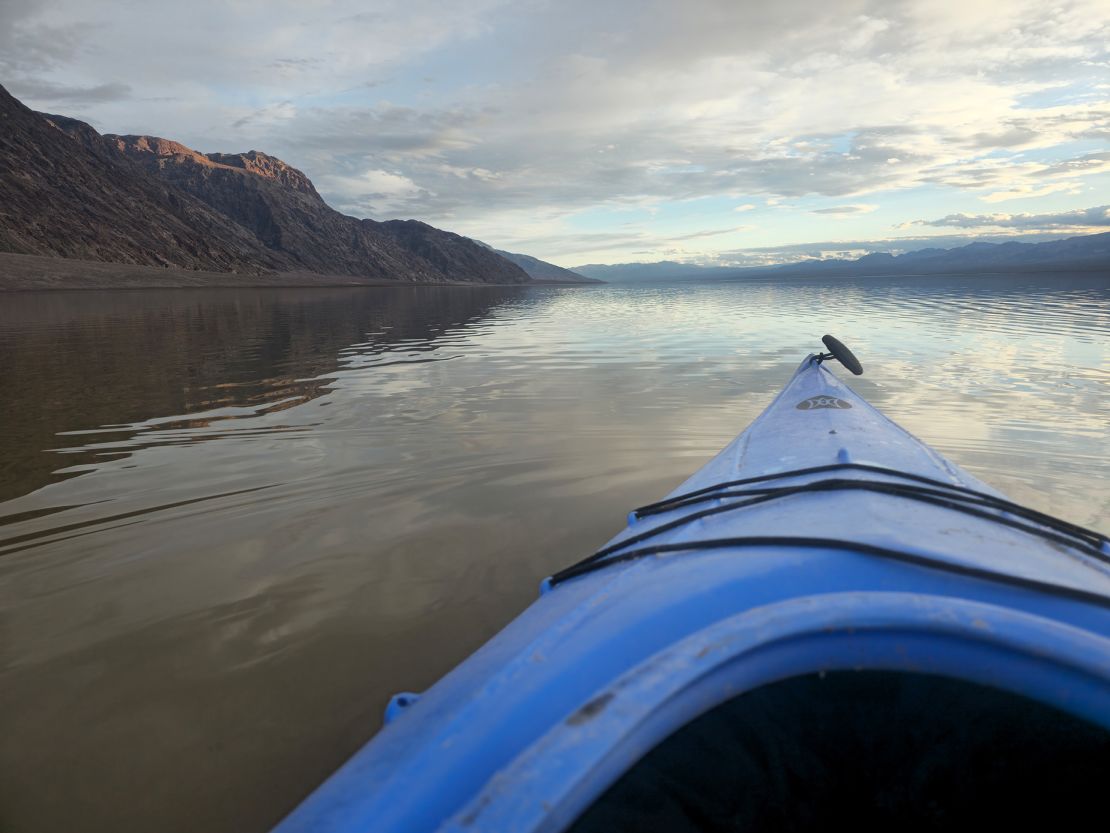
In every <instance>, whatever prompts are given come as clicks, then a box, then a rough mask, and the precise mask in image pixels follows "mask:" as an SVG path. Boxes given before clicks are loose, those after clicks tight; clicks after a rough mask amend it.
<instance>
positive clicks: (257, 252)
mask: <svg viewBox="0 0 1110 833" xmlns="http://www.w3.org/2000/svg"><path fill="white" fill-rule="evenodd" d="M0 124H2V129H0V252H15V253H23V254H37V255H50V256H56V257H70V258H79V259H84V260H99V261H109V262H117V263H133V264H145V265H155V266H173V267H180V268H187V269H201V270H209V271H213V272H239V273H248V274H251V273H262V272H273V271H278V272H299V273H316V274H330V275H337V276H338V275H343V276H358V277H364V278H369V279H389V280H399V281H409V282H444V281H466V282H475V283H501V284H504V283H526V282H528V280H529V278H528V275H527V273H526V272H525V271H524V270H523V269H521V268H520V267H519V266H517V265H516V264H514V263H512V262H510V261H508V260H506V259H505V258H502V257H500V256H499V255H497V254H496V253H494V252H491V251H489V250H488V249H485V248H483V247H481V246H479V245H477V244H475V243H474V242H473V241H471V240H470V239H469V238H466V237H462V236H460V235H457V234H452V233H450V232H445V231H441V230H439V229H434V228H432V227H431V226H428V225H426V224H424V223H419V222H417V221H390V222H386V223H379V222H375V221H373V220H360V219H357V218H354V217H348V216H346V215H344V214H341V213H339V212H338V211H335V210H334V209H332V208H331V207H330V206H328V205H327V204H326V203H325V202H324V201H323V199H322V198H321V197H320V195H319V194H318V193H317V192H316V189H315V188H314V187H313V185H312V183H311V182H310V181H309V179H308V177H306V176H305V175H304V174H303V173H302V172H300V171H298V170H297V169H296V168H293V167H291V166H289V165H287V164H285V163H284V162H282V161H281V160H280V159H276V158H274V157H272V156H268V155H267V154H265V153H261V152H258V151H250V152H249V153H243V154H223V153H211V154H207V155H206V154H201V153H198V152H197V151H195V150H192V149H191V148H188V147H186V146H185V145H182V144H180V143H178V142H174V141H171V140H168V139H162V138H158V137H154V136H113V135H105V136H102V135H100V134H99V133H97V131H96V130H94V129H93V128H92V127H91V126H89V125H87V124H85V123H84V122H80V121H77V120H76V119H71V118H68V117H65V116H54V115H46V114H40V113H35V112H34V111H32V110H30V109H28V108H27V107H25V106H24V105H22V104H21V103H20V102H18V101H17V100H16V99H14V98H13V97H12V96H11V95H9V94H8V93H7V91H6V90H4V89H3V88H2V87H0Z"/></svg>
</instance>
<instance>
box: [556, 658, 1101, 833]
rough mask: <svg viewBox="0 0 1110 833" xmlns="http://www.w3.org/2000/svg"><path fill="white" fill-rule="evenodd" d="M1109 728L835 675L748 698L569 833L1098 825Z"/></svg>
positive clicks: (959, 686)
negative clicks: (1107, 729)
mask: <svg viewBox="0 0 1110 833" xmlns="http://www.w3.org/2000/svg"><path fill="white" fill-rule="evenodd" d="M1108 779H1110V733H1108V732H1107V731H1106V730H1104V729H1102V728H1101V727H1099V726H1097V725H1093V724H1091V723H1088V722H1086V721H1083V720H1080V719H1078V718H1075V717H1072V716H1070V715H1068V714H1065V713H1063V712H1061V711H1058V710H1056V709H1054V708H1050V707H1048V706H1045V705H1043V704H1041V703H1039V702H1036V701H1033V700H1030V699H1027V698H1024V697H1021V696H1018V695H1014V694H1010V693H1008V692H1004V691H1001V690H998V689H994V688H988V687H986V686H981V685H977V684H973V683H967V682H962V681H959V680H954V679H950V678H945V677H937V676H930V675H924V674H907V673H898V672H885V671H884V672H879V671H865V672H837V673H829V674H825V675H823V676H822V675H812V676H805V677H796V678H792V679H789V680H785V681H783V682H779V683H775V684H773V685H768V686H766V687H763V688H761V689H758V690H756V691H752V692H749V693H747V694H744V695H742V696H740V697H737V698H735V699H733V700H731V701H729V702H727V703H724V704H723V705H721V706H719V707H717V708H715V709H713V710H712V711H710V712H708V713H707V714H704V715H702V716H701V717H699V718H698V719H696V720H694V721H693V722H691V723H689V724H687V725H686V726H684V727H683V728H681V729H680V730H678V731H677V732H675V733H674V734H673V735H671V736H670V737H669V738H667V739H666V740H664V741H663V742H662V743H661V744H659V745H658V746H657V747H655V749H653V750H652V751H651V752H649V753H648V754H647V755H646V756H645V757H644V758H643V759H642V760H640V761H639V763H637V764H636V765H635V766H634V767H633V768H632V769H630V770H629V771H628V772H627V773H626V774H625V775H624V776H623V777H622V778H621V779H620V780H619V781H618V782H617V783H615V784H614V785H613V786H612V787H611V788H610V789H609V790H608V791H607V792H605V793H604V794H603V795H602V796H601V798H599V799H598V800H597V801H596V802H595V803H594V804H593V805H592V806H591V807H590V808H589V809H588V810H587V811H586V812H585V813H584V814H583V815H582V816H581V817H580V818H579V819H578V821H577V822H576V823H575V824H574V825H573V826H572V827H571V828H570V829H571V830H572V831H573V833H618V832H619V831H628V833H633V831H635V833H654V831H659V833H662V831H666V833H694V831H699V833H700V832H701V831H713V833H718V832H720V833H723V832H724V831H729V833H733V832H734V831H771V830H774V831H779V830H782V831H828V830H840V829H843V830H848V831H869V830H882V831H895V832H896V833H903V832H904V831H933V830H936V831H940V830H944V831H951V830H972V829H974V830H979V831H991V830H1006V829H1008V830H1032V829H1038V828H1039V829H1042V830H1055V829H1064V828H1065V827H1073V828H1075V829H1078V826H1079V824H1080V823H1082V824H1083V826H1084V827H1088V826H1090V825H1091V824H1095V825H1101V824H1102V823H1104V822H1103V821H1102V820H1103V819H1104V818H1105V794H1106V793H1105V790H1106V788H1107V787H1106V785H1107V783H1108Z"/></svg>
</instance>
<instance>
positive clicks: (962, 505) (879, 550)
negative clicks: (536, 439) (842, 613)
mask: <svg viewBox="0 0 1110 833" xmlns="http://www.w3.org/2000/svg"><path fill="white" fill-rule="evenodd" d="M843 470H855V471H865V472H870V473H876V474H883V475H886V476H890V477H897V478H900V479H902V480H903V481H906V480H909V481H914V482H901V483H899V482H896V481H890V480H878V479H872V478H868V479H862V478H861V479H851V478H827V479H823V480H817V481H813V482H810V483H802V484H795V485H789V486H762V487H756V488H748V489H737V488H736V487H738V486H752V485H754V484H757V483H768V482H770V481H775V480H782V479H785V478H790V477H798V476H802V475H809V474H821V473H825V472H832V471H843ZM850 490H858V491H868V492H874V493H878V494H885V495H891V496H894V497H900V498H904V499H908V500H915V501H919V502H922V503H928V504H931V505H934V506H940V507H942V508H945V509H949V510H952V511H956V512H962V513H964V514H967V515H972V516H974V517H977V518H982V519H985V520H989V521H992V522H995V523H998V524H1001V525H1003V526H1008V527H1010V528H1013V529H1017V530H1019V531H1021V532H1024V533H1027V534H1030V535H1035V536H1038V537H1041V538H1044V539H1046V540H1048V541H1052V542H1054V543H1057V544H1061V545H1063V546H1066V547H1069V548H1071V549H1073V550H1076V551H1077V552H1080V553H1082V554H1083V555H1086V556H1088V557H1089V558H1092V559H1095V560H1097V561H1099V562H1101V563H1102V564H1105V565H1110V541H1108V539H1107V538H1106V536H1104V535H1102V534H1101V533H1098V532H1096V531H1094V530H1091V529H1086V528H1084V527H1081V526H1078V525H1076V524H1072V523H1069V522H1068V521H1063V520H1060V519H1058V518H1054V517H1052V516H1051V515H1046V514H1045V513H1043V512H1038V511H1037V510H1035V509H1029V508H1028V507H1024V506H1021V505H1020V504H1017V503H1014V502H1012V501H1009V500H1006V499H1004V498H1000V497H997V496H995V495H990V494H986V493H984V492H979V491H976V490H974V489H970V488H967V487H965V486H958V485H954V484H950V483H945V482H943V481H940V480H934V479H933V478H929V477H924V476H922V475H916V474H909V473H906V472H899V471H896V470H894V469H888V468H884V467H882V466H873V465H869V464H865V463H834V464H831V465H826V466H812V467H809V468H804V469H795V470H792V471H785V472H776V473H774V474H767V475H761V476H759V477H750V478H744V479H740V480H730V481H724V482H721V483H717V484H714V485H712V486H707V487H705V488H702V489H696V490H694V491H691V492H686V493H683V494H679V495H675V496H674V497H671V498H667V499H665V500H662V501H657V502H656V503H651V504H648V505H646V506H643V507H640V508H639V509H637V510H635V511H634V512H633V513H632V514H633V517H635V518H644V517H648V516H651V515H657V514H662V513H665V512H670V511H674V510H676V509H681V508H683V507H686V506H691V505H696V504H699V503H705V502H709V501H716V500H727V499H730V498H736V500H733V501H732V502H729V503H724V504H722V505H719V506H713V507H710V508H708V509H701V510H698V511H694V512H690V513H687V514H685V515H682V516H681V517H679V518H676V519H674V520H672V521H668V522H666V523H663V524H659V525H658V526H654V527H652V528H651V529H648V530H645V531H644V532H642V533H639V534H637V535H632V536H629V537H628V538H625V539H624V540H622V541H618V542H617V543H615V544H611V545H610V546H608V547H605V548H603V549H601V550H598V551H597V552H595V553H593V554H592V555H590V556H588V557H586V558H584V559H582V560H581V561H579V562H577V563H576V564H573V565H571V566H570V567H567V568H565V569H563V570H560V571H559V572H557V573H554V574H553V575H552V576H551V578H550V584H551V585H552V586H554V585H556V584H559V583H560V582H563V581H566V580H568V579H571V578H575V577H577V576H580V575H583V574H585V573H588V572H592V571H594V570H597V569H601V568H603V567H606V566H608V565H611V564H617V563H621V562H625V561H629V560H632V559H635V558H642V557H645V556H648V555H657V554H660V553H665V552H679V551H685V550H699V549H718V548H722V547H728V546H737V547H752V546H803V547H825V548H828V549H840V550H852V551H855V552H860V553H867V554H871V555H877V556H880V557H886V558H892V559H894V560H901V561H905V562H909V563H914V564H918V565H920V566H928V567H933V568H935V569H941V570H946V571H948V572H956V573H960V574H963V575H968V576H972V577H977V578H984V579H988V580H991V581H995V582H1002V583H1006V584H1012V585H1017V586H1021V587H1025V588H1027V589H1036V590H1039V591H1042V592H1050V593H1056V594H1063V595H1068V596H1073V597H1076V598H1081V599H1082V600H1084V601H1095V602H1096V603H1098V604H1101V605H1103V606H1107V607H1110V598H1107V597H1106V596H1103V595H1102V594H1099V593H1092V592H1088V591H1080V590H1073V589H1072V588H1066V587H1062V586H1060V585H1057V584H1053V583H1050V582H1041V581H1037V580H1034V579H1026V578H1022V577H1019V576H1012V575H1009V574H1006V573H999V572H995V571H992V570H984V569H980V568H977V567H969V566H966V565H959V564H954V563H952V562H947V561H939V560H937V559H934V558H929V557H927V556H922V555H918V554H914V553H910V552H905V551H902V550H895V549H891V548H888V547H879V546H876V545H873V544H867V543H863V542H852V541H845V540H842V539H833V538H809V537H799V536H741V537H730V538H721V539H708V540H703V541H690V542H683V543H675V544H655V545H649V546H645V547H640V548H637V549H629V547H632V546H633V545H635V544H642V543H644V542H645V541H649V540H650V539H652V538H655V537H656V536H658V535H661V534H663V533H665V532H669V531H671V530H673V529H677V528H679V527H682V526H685V525H687V524H689V523H692V522H694V521H697V520H700V519H702V518H705V517H709V516H711V515H717V514H721V513H723V512H732V511H736V510H738V509H743V508H746V507H749V506H754V505H757V504H761V503H765V502H767V501H771V500H777V499H779V498H783V497H788V496H791V495H797V494H805V493H812V492H833V491H850ZM997 513H1005V515H1000V514H997ZM1007 515H1008V516H1013V517H1007ZM1017 518H1020V519H1021V520H1017ZM1023 521H1028V523H1025V522H1023ZM1077 594H1078V595H1077Z"/></svg>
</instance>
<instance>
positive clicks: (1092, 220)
mask: <svg viewBox="0 0 1110 833" xmlns="http://www.w3.org/2000/svg"><path fill="white" fill-rule="evenodd" d="M912 225H919V226H934V227H938V228H959V229H985V228H990V229H1018V230H1020V231H1057V230H1059V231H1068V232H1075V233H1079V234H1081V233H1083V232H1098V231H1102V230H1104V229H1106V228H1107V227H1110V205H1096V206H1094V207H1092V208H1079V209H1075V210H1074V211H1057V212H1054V213H1046V214H949V215H948V216H946V217H941V218H940V219H939V220H915V221H914V223H913V224H912Z"/></svg>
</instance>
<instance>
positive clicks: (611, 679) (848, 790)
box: [277, 336, 1110, 833]
mask: <svg viewBox="0 0 1110 833" xmlns="http://www.w3.org/2000/svg"><path fill="white" fill-rule="evenodd" d="M825 344H826V347H827V348H828V350H829V352H822V353H816V354H811V355H809V356H807V357H806V358H805V360H804V361H803V362H802V363H801V365H800V366H799V367H798V369H797V371H796V372H795V373H794V375H793V377H792V378H791V379H790V380H789V382H788V383H787V384H786V386H785V387H784V388H783V389H782V391H781V392H780V393H779V394H778V396H777V397H776V398H775V399H774V401H773V402H771V404H770V405H769V406H768V407H767V409H766V410H765V411H764V412H763V413H762V414H761V415H760V416H759V417H758V418H757V419H756V420H755V421H754V422H753V423H752V424H751V425H750V426H749V427H748V428H747V429H746V430H745V431H744V432H743V433H742V434H740V435H739V436H738V437H736V438H735V439H734V440H733V441H732V442H731V443H730V444H729V445H728V446H727V447H725V448H724V450H722V451H721V452H720V453H719V454H718V455H717V456H716V457H715V458H713V459H712V460H711V461H709V462H708V463H707V464H706V465H705V466H704V467H703V468H702V469H701V470H699V471H698V472H696V473H695V474H694V475H693V476H692V477H690V478H689V479H688V480H687V481H686V482H685V483H683V484H682V485H681V486H679V487H678V488H677V489H675V490H674V491H673V492H672V493H671V494H670V495H668V496H666V497H665V498H663V499H662V500H660V501H658V502H656V503H653V504H650V505H648V506H644V507H641V508H639V509H637V510H635V511H633V512H632V513H631V514H630V515H629V517H628V523H627V526H626V527H625V528H624V529H623V530H622V531H621V532H620V533H619V534H618V535H616V537H614V538H613V539H612V540H611V541H610V542H609V543H608V544H606V545H605V546H604V547H602V548H601V549H600V550H598V551H597V552H596V553H594V554H593V555H591V556H589V557H587V558H585V559H583V560H581V561H579V562H577V563H575V564H572V565H570V566H568V567H567V568H565V569H563V570H561V571H560V572H557V573H555V574H553V575H551V576H549V577H548V578H546V579H544V580H543V581H542V583H541V586H540V594H539V598H538V599H537V600H536V601H535V602H534V603H533V604H532V605H531V606H530V607H528V608H527V609H526V610H525V611H524V612H523V613H521V614H520V616H518V617H517V618H516V619H515V620H514V621H512V622H511V623H510V624H509V625H508V626H507V627H506V628H505V629H504V630H502V631H501V632H500V633H499V634H497V635H496V636H495V637H494V638H493V639H491V640H490V641H489V642H488V643H486V644H485V645H484V646H483V647H482V648H480V649H479V650H478V651H477V652H475V653H474V654H473V655H472V656H470V657H469V658H468V659H467V660H465V661H464V662H463V663H462V664H460V665H459V666H458V667H456V668H455V669H454V670H452V671H451V672H449V673H448V674H447V675H446V676H445V677H443V678H442V679H441V680H439V682H437V683H436V684H435V685H434V686H433V687H432V688H430V689H429V690H428V691H426V692H424V693H423V694H415V693H404V694H399V695H397V696H395V697H394V698H393V699H392V701H391V702H390V704H389V706H388V708H387V711H386V725H385V727H384V728H383V729H382V731H381V732H379V733H378V735H377V736H376V737H374V738H373V739H372V740H371V741H370V742H369V743H367V744H366V745H365V746H364V747H363V748H362V749H361V750H359V751H358V752H357V753H356V754H355V755H354V756H353V757H352V758H351V759H350V760H349V761H348V762H347V763H346V764H344V765H343V766H342V767H341V768H340V769H339V770H338V771H337V772H336V773H335V774H334V775H332V776H331V777H330V778H329V779H328V780H327V781H325V782H324V783H323V784H322V785H321V786H320V787H319V788H318V789H316V791H315V792H314V793H312V794H311V795H310V796H309V797H308V798H307V799H306V800H305V801H304V802H303V803H302V804H301V805H300V806H299V807H298V808H297V809H295V810H294V811H293V812H292V813H291V814H290V815H289V816H288V817H286V818H285V820H284V821H283V822H281V823H280V824H279V825H278V827H277V830H278V831H280V833H294V831H334V833H340V831H342V833H351V832H352V831H374V832H375V833H387V832H390V833H391V832H394V831H395V833H416V832H417V831H463V830H466V831H518V832H520V833H531V832H532V831H563V830H574V831H577V832H578V833H585V831H595V830H596V831H601V830H605V831H614V830H630V831H631V830H637V831H639V830H671V831H674V830H678V831H684V830H739V829H756V828H774V829H795V830H801V829H815V830H816V829H825V825H826V824H827V822H829V821H830V820H831V819H835V818H837V817H838V816H841V815H843V816H844V817H845V818H850V819H851V822H850V823H852V824H854V825H856V826H860V825H862V826H865V827H866V826H868V824H870V823H873V824H875V825H878V826H883V828H884V829H887V827H888V825H889V824H892V823H898V822H897V820H898V819H903V820H904V819H905V818H907V817H912V819H913V822H914V823H913V824H911V825H909V826H910V827H911V828H912V829H951V827H952V826H953V823H954V822H959V823H958V824H956V825H955V826H957V827H959V826H964V825H965V824H972V823H974V824H979V823H982V824H991V825H993V826H997V825H999V824H1002V823H1030V822H1031V821H1032V820H1037V819H1042V820H1044V821H1045V823H1053V824H1054V826H1059V823H1060V822H1061V821H1062V820H1066V819H1067V817H1068V815H1069V814H1071V813H1075V814H1077V815H1076V817H1077V818H1082V817H1083V816H1082V814H1083V813H1085V812H1088V811H1091V812H1097V811H1098V810H1100V809H1101V808H1100V805H1099V804H1098V801H1099V798H1098V797H1099V796H1101V794H1102V792H1101V782H1102V780H1104V777H1105V775H1106V774H1107V773H1110V542H1108V541H1107V538H1106V537H1105V536H1103V535H1101V534H1099V533H1097V532H1094V531H1092V530H1088V529H1084V528H1083V527H1080V526H1077V525H1074V524H1070V523H1067V522H1065V521H1061V520H1058V519H1056V518H1053V517H1051V516H1048V515H1045V514H1043V513H1040V512H1037V511H1035V510H1032V509H1029V508H1025V507H1022V506H1020V505H1018V504H1015V503H1013V502H1011V501H1009V500H1007V499H1006V498H1005V497H1004V496H1003V495H1001V494H1000V493H999V492H997V491H995V490H994V489H992V488H991V487H990V486H987V485H986V484H984V483H981V482H979V481H978V480H976V479H975V478H974V477H972V476H971V475H970V474H968V473H967V472H965V471H964V470H963V469H961V468H959V467H958V466H956V465H955V464H954V463H952V462H950V461H949V460H947V459H945V458H944V457H943V456H942V455H940V454H939V453H937V452H936V451H934V450H933V449H931V448H929V447H928V446H926V445H925V444H924V443H922V442H921V441H920V440H918V439H916V438H915V437H913V436H911V435H910V434H909V433H907V432H906V431H905V430H903V429H902V428H900V427H899V426H898V425H896V424H895V423H893V422H892V421H891V420H889V419H888V418H886V417H885V416H883V415H882V414H881V413H880V412H879V411H878V410H876V409H875V408H874V407H872V406H871V405H869V404H868V403H867V402H866V401H865V400H863V399H862V398H861V397H860V396H859V395H857V394H856V393H855V392H853V391H852V390H851V389H850V388H849V387H848V386H847V385H846V384H845V383H844V382H842V381H841V380H840V379H838V378H837V376H836V375H834V374H833V373H832V372H831V371H830V370H829V367H828V365H829V364H830V363H831V362H832V361H833V360H839V361H840V362H841V363H842V364H843V365H844V366H845V367H847V368H848V369H849V370H851V371H852V372H853V373H858V372H862V367H861V366H860V365H859V362H858V360H856V359H855V357H854V356H852V355H851V353H850V351H848V350H847V348H845V347H844V346H843V345H842V344H840V342H838V341H836V340H835V339H833V338H832V337H831V336H827V337H826V338H825ZM1038 814H1039V815H1038ZM846 823H849V822H846ZM903 826H905V825H904V824H903Z"/></svg>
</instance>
